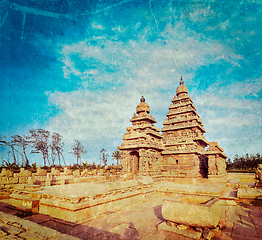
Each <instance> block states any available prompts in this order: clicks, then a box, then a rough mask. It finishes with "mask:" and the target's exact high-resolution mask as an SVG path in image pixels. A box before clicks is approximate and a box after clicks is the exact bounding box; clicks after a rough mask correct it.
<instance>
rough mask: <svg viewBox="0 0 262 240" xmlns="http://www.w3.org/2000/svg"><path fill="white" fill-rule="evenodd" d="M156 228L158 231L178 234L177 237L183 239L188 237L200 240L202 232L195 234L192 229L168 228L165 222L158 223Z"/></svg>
mask: <svg viewBox="0 0 262 240" xmlns="http://www.w3.org/2000/svg"><path fill="white" fill-rule="evenodd" d="M157 228H158V229H159V230H164V231H168V232H173V233H176V234H179V235H182V236H185V237H189V238H192V239H200V238H201V235H202V232H197V231H195V230H193V229H179V228H177V227H172V226H168V225H167V224H166V222H162V223H160V224H159V225H158V226H157Z"/></svg>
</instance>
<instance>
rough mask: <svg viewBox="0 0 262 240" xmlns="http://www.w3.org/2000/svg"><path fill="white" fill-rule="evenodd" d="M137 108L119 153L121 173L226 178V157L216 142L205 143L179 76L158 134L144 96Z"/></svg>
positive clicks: (188, 179)
mask: <svg viewBox="0 0 262 240" xmlns="http://www.w3.org/2000/svg"><path fill="white" fill-rule="evenodd" d="M140 101H141V103H140V104H139V105H138V106H137V111H136V113H137V115H136V114H134V117H133V118H131V119H130V122H132V124H133V127H128V128H127V133H126V134H125V135H124V137H123V140H124V142H123V143H122V144H121V146H120V147H119V149H120V150H121V152H122V160H121V164H122V167H123V170H122V171H123V173H133V174H136V175H149V176H155V177H161V178H165V177H166V178H169V179H170V178H171V179H174V181H177V182H179V181H186V182H193V180H194V179H202V178H211V179H217V178H221V177H224V176H225V175H226V164H225V160H226V158H227V156H226V155H225V154H224V153H223V149H222V148H221V147H219V146H218V143H217V142H209V141H207V140H206V139H205V137H204V136H203V134H204V133H205V132H206V131H205V129H204V128H203V123H202V121H201V119H200V117H199V115H198V114H197V112H196V108H195V106H194V105H193V101H192V99H191V98H190V96H188V89H187V87H186V86H185V85H184V81H183V79H182V77H181V80H180V86H179V87H178V88H177V90H176V95H175V97H174V99H173V100H172V104H171V105H170V106H169V112H168V113H167V114H166V119H165V121H164V122H163V125H164V127H163V128H162V130H161V131H162V133H163V134H160V133H159V132H160V130H159V129H157V128H156V127H155V126H154V125H153V123H156V121H155V119H153V118H152V115H150V116H149V115H148V114H149V113H150V110H149V106H148V104H147V103H145V99H144V97H142V98H141V100H140Z"/></svg>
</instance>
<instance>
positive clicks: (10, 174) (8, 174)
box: [0, 168, 14, 177]
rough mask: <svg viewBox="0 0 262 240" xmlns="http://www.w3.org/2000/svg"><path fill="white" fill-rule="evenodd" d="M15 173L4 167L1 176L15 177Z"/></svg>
mask: <svg viewBox="0 0 262 240" xmlns="http://www.w3.org/2000/svg"><path fill="white" fill-rule="evenodd" d="M13 176H14V173H13V171H11V170H7V169H6V168H3V169H2V172H1V173H0V177H13Z"/></svg>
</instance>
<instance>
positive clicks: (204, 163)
mask: <svg viewBox="0 0 262 240" xmlns="http://www.w3.org/2000/svg"><path fill="white" fill-rule="evenodd" d="M199 172H200V174H201V175H202V177H203V178H208V157H206V156H205V155H200V156H199Z"/></svg>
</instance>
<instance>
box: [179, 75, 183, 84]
mask: <svg viewBox="0 0 262 240" xmlns="http://www.w3.org/2000/svg"><path fill="white" fill-rule="evenodd" d="M179 84H180V85H182V84H184V81H183V78H182V76H181V79H180V82H179Z"/></svg>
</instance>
